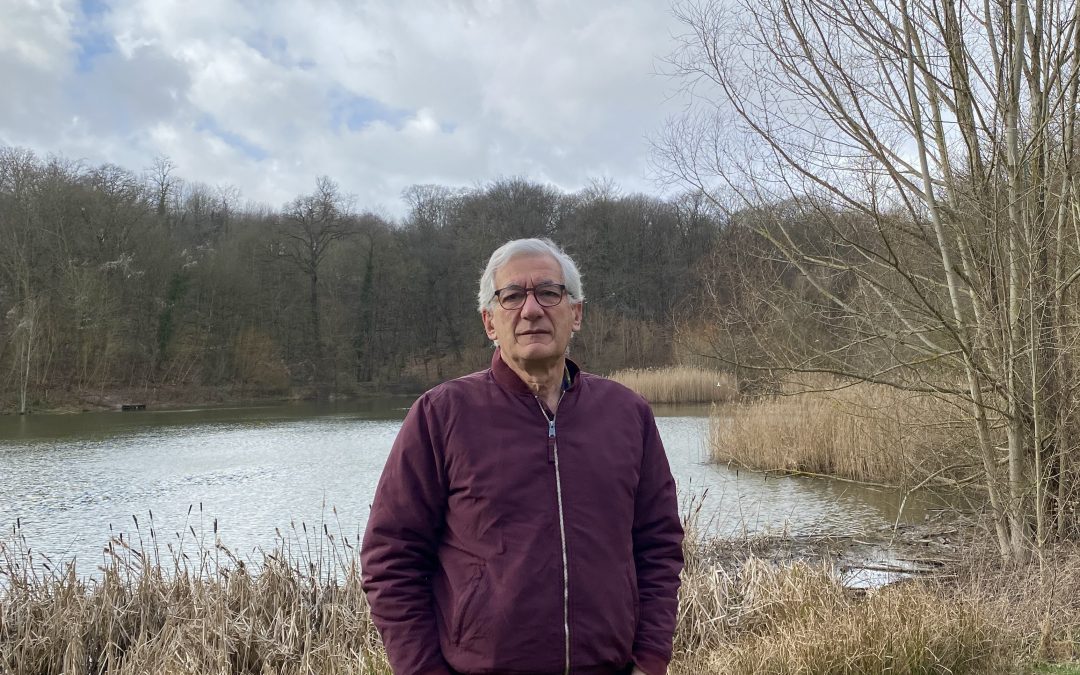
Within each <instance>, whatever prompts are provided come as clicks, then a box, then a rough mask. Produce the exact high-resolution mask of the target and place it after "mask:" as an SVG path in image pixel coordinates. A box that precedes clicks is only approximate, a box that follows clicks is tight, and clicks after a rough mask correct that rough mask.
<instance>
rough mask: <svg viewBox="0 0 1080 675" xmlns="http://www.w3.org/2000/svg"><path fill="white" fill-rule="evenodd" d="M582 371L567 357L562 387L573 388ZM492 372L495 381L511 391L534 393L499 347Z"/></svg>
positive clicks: (492, 361) (492, 360)
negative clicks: (507, 362)
mask: <svg viewBox="0 0 1080 675" xmlns="http://www.w3.org/2000/svg"><path fill="white" fill-rule="evenodd" d="M579 372H581V368H579V367H578V364H576V363H574V362H573V361H571V360H570V359H569V358H567V359H566V368H565V369H564V370H563V381H562V389H563V391H567V390H568V389H571V388H573V386H574V384H575V383H576V382H577V375H578V373H579ZM491 374H492V375H494V376H495V381H496V382H498V383H499V384H501V385H502V386H503V387H505V388H506V389H509V390H510V391H513V392H517V393H520V394H529V395H532V393H533V392H532V390H531V389H529V385H527V384H525V382H524V381H523V380H522V379H521V378H520V377H518V374H517V373H515V372H514V370H513V369H512V368H511V367H510V366H508V365H507V364H506V361H503V359H502V351H501V350H499V349H498V348H496V349H495V353H494V354H492V356H491Z"/></svg>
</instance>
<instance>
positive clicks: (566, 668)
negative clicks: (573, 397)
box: [533, 390, 570, 675]
mask: <svg viewBox="0 0 1080 675" xmlns="http://www.w3.org/2000/svg"><path fill="white" fill-rule="evenodd" d="M565 393H566V391H565V390H563V392H562V393H561V394H559V402H560V403H561V402H562V397H563V394H565ZM533 398H535V399H536V403H537V405H539V406H540V412H541V413H542V414H543V415H544V419H545V420H547V423H548V458H549V461H552V462H554V464H555V498H556V500H557V501H558V504H559V540H560V542H561V544H562V575H563V642H564V648H565V656H566V658H565V660H564V663H563V673H564V675H570V566H569V563H568V562H567V554H566V519H565V517H564V515H563V499H562V477H561V476H560V474H559V444H558V443H557V442H556V440H555V414H552V415H551V417H548V414H547V410H546V409H545V408H544V404H543V402H542V401H541V400H540V397H539V396H534V397H533ZM557 407H558V406H556V408H557Z"/></svg>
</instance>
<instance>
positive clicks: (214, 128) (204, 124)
mask: <svg viewBox="0 0 1080 675" xmlns="http://www.w3.org/2000/svg"><path fill="white" fill-rule="evenodd" d="M195 130H196V131H205V132H208V133H211V134H213V135H214V136H217V137H218V138H220V139H221V140H223V141H225V143H226V144H228V145H229V147H231V148H235V149H237V150H239V151H240V152H242V153H244V154H245V155H247V156H248V157H250V158H252V159H254V160H256V161H260V162H261V161H262V160H264V159H266V158H267V157H269V153H267V152H266V150H263V149H262V148H260V147H259V146H258V145H255V144H254V143H252V142H251V141H249V140H247V139H245V138H244V137H243V136H241V135H239V134H236V133H233V132H231V131H229V130H228V129H222V128H221V126H220V125H219V124H218V123H217V121H216V120H214V118H213V117H210V116H209V115H204V116H203V117H202V119H200V120H199V122H198V124H196V125H195Z"/></svg>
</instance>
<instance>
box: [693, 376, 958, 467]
mask: <svg viewBox="0 0 1080 675" xmlns="http://www.w3.org/2000/svg"><path fill="white" fill-rule="evenodd" d="M813 384H814V386H815V388H814V390H812V391H808V392H806V393H795V394H789V395H783V396H778V397H772V398H765V399H761V400H758V401H755V402H751V403H745V404H739V405H735V406H728V407H723V408H718V409H716V410H715V411H714V415H713V418H712V422H711V425H710V433H709V449H710V454H711V456H712V459H713V460H714V461H717V462H723V463H735V464H739V465H741V466H744V467H747V468H750V469H762V470H781V471H793V472H806V473H814V474H825V475H830V476H839V477H842V478H848V479H851V480H857V481H865V482H873V483H887V484H893V485H904V484H911V483H913V482H918V481H921V480H923V479H924V478H925V477H928V476H931V475H935V476H938V477H941V478H950V477H953V476H959V475H961V474H962V473H963V470H964V468H965V467H966V466H967V465H968V464H969V463H970V458H969V457H968V454H967V451H966V450H965V448H967V447H973V444H972V443H971V442H970V441H969V440H968V439H967V434H969V433H970V425H968V424H965V423H964V422H963V420H962V419H961V416H960V411H959V410H958V409H957V408H956V407H955V406H953V405H950V404H949V403H948V402H947V401H943V400H942V399H941V398H939V397H934V396H931V395H928V394H917V393H908V392H904V391H900V390H898V389H894V388H891V387H886V386H883V385H873V384H867V383H860V384H855V385H851V386H844V385H843V383H841V382H840V381H838V380H832V379H825V378H817V379H816V380H815V382H814V383H813Z"/></svg>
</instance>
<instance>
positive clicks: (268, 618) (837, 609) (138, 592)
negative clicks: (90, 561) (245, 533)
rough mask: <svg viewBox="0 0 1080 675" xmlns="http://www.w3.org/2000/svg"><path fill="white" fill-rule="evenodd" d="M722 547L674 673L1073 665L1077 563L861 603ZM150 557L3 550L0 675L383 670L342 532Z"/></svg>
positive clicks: (710, 545) (702, 574)
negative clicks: (257, 550)
mask: <svg viewBox="0 0 1080 675" xmlns="http://www.w3.org/2000/svg"><path fill="white" fill-rule="evenodd" d="M305 529H306V528H305ZM731 546H732V542H730V541H725V540H709V539H701V538H698V537H697V536H695V535H693V530H692V529H691V536H690V537H689V538H688V540H687V545H686V553H687V566H686V570H685V572H684V574H683V585H682V589H681V591H680V599H679V610H678V611H679V616H678V628H677V632H676V636H675V650H676V651H675V659H674V661H673V662H672V664H671V672H672V674H673V675H681V674H686V675H689V674H691V673H693V674H695V675H697V674H700V673H733V674H736V675H738V674H741V673H987V672H1009V671H1012V670H1014V669H1015V668H1017V667H1018V665H1019V664H1021V663H1023V662H1025V661H1030V659H1034V658H1037V657H1038V658H1048V657H1055V656H1056V657H1059V658H1068V657H1069V655H1072V654H1075V651H1070V650H1074V649H1075V645H1076V644H1077V642H1076V640H1077V637H1078V630H1080V574H1077V571H1078V569H1080V553H1078V552H1073V553H1071V554H1067V555H1061V556H1058V557H1057V558H1055V559H1054V560H1052V561H1051V560H1049V559H1047V560H1044V563H1043V565H1042V566H1039V565H1033V566H1029V567H1027V568H1023V569H1021V570H1017V569H1011V570H1001V569H1000V568H995V567H994V566H993V565H991V564H989V563H988V564H986V565H982V564H975V563H970V564H969V565H968V567H966V568H965V569H964V570H963V573H962V574H960V575H958V576H957V577H951V578H950V579H949V580H946V581H941V582H936V583H935V582H932V581H931V582H924V581H918V582H915V581H912V582H906V583H901V584H898V585H895V586H892V587H888V588H884V589H880V590H877V591H873V592H870V593H869V594H867V595H865V596H861V595H857V594H854V593H853V592H851V591H850V590H848V589H846V588H844V586H843V585H842V584H841V583H840V581H839V580H838V579H837V577H836V576H835V573H834V572H833V571H832V568H831V567H830V566H828V565H825V564H813V563H796V564H792V565H775V564H773V563H770V562H769V561H766V560H764V559H761V558H755V557H750V558H749V559H748V560H747V561H746V562H744V563H743V564H742V565H741V566H739V567H738V568H737V569H730V568H728V567H725V565H724V564H721V560H722V559H723V557H722V556H721V555H719V552H720V551H721V550H729V549H730V547H731ZM157 550H158V549H157V543H156V541H151V542H150V543H149V545H148V546H147V547H145V548H143V547H141V546H135V547H132V546H130V545H129V543H128V542H126V541H123V542H121V540H120V539H115V540H113V542H112V543H111V545H110V547H109V549H108V550H107V551H106V554H105V563H104V564H103V566H102V567H101V569H99V570H98V571H97V573H96V576H95V579H94V580H86V579H82V578H79V577H78V576H77V575H76V574H75V570H74V568H73V567H71V566H70V565H67V566H62V569H60V570H52V571H50V570H49V569H48V568H47V567H45V566H44V565H43V564H42V561H40V560H37V561H35V560H33V556H32V555H31V554H30V552H29V551H27V550H26V549H25V546H23V545H21V544H20V543H19V542H18V541H15V542H14V544H3V545H2V546H0V672H3V673H5V674H11V675H30V674H31V673H32V674H34V675H43V674H59V673H65V674H66V675H75V674H80V673H88V674H89V673H93V674H96V675H97V674H106V673H107V674H129V673H130V674H134V673H166V674H176V675H181V674H183V675H187V674H192V675H193V674H195V673H253V674H255V673H258V674H263V673H289V674H291V673H297V674H299V673H342V674H349V675H354V674H355V675H360V674H365V675H366V674H372V675H375V674H380V675H381V674H388V673H389V672H390V670H389V666H388V665H387V662H386V658H385V654H384V653H383V651H382V649H381V646H380V644H379V638H378V635H377V632H376V630H375V629H374V627H373V625H372V622H371V619H370V614H369V612H368V608H367V605H366V602H365V598H364V595H363V593H362V592H361V589H360V580H359V574H358V570H357V565H356V556H355V551H354V550H353V546H352V542H347V541H346V540H345V539H344V538H343V537H340V536H339V537H333V536H330V535H329V533H328V532H327V531H326V530H325V528H324V529H323V533H322V534H320V535H319V536H318V537H315V538H307V540H306V541H304V540H303V539H301V538H295V539H290V540H286V539H284V538H283V539H281V540H280V541H279V544H278V546H277V547H276V550H274V551H273V552H271V553H267V554H265V555H264V556H263V558H262V560H260V561H259V564H258V565H257V566H253V565H252V564H250V563H244V562H242V561H240V560H238V559H237V558H236V557H235V556H233V555H232V554H231V553H230V552H229V551H228V549H227V548H225V547H224V545H222V544H221V543H220V542H219V543H218V544H217V545H216V546H214V547H212V548H209V549H206V548H199V549H198V550H197V551H194V552H191V553H188V554H183V553H181V554H180V555H179V556H172V554H171V553H170V554H169V555H170V556H171V557H170V559H169V560H168V562H165V561H162V560H161V558H160V556H158V554H157ZM1066 647H1068V649H1066Z"/></svg>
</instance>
